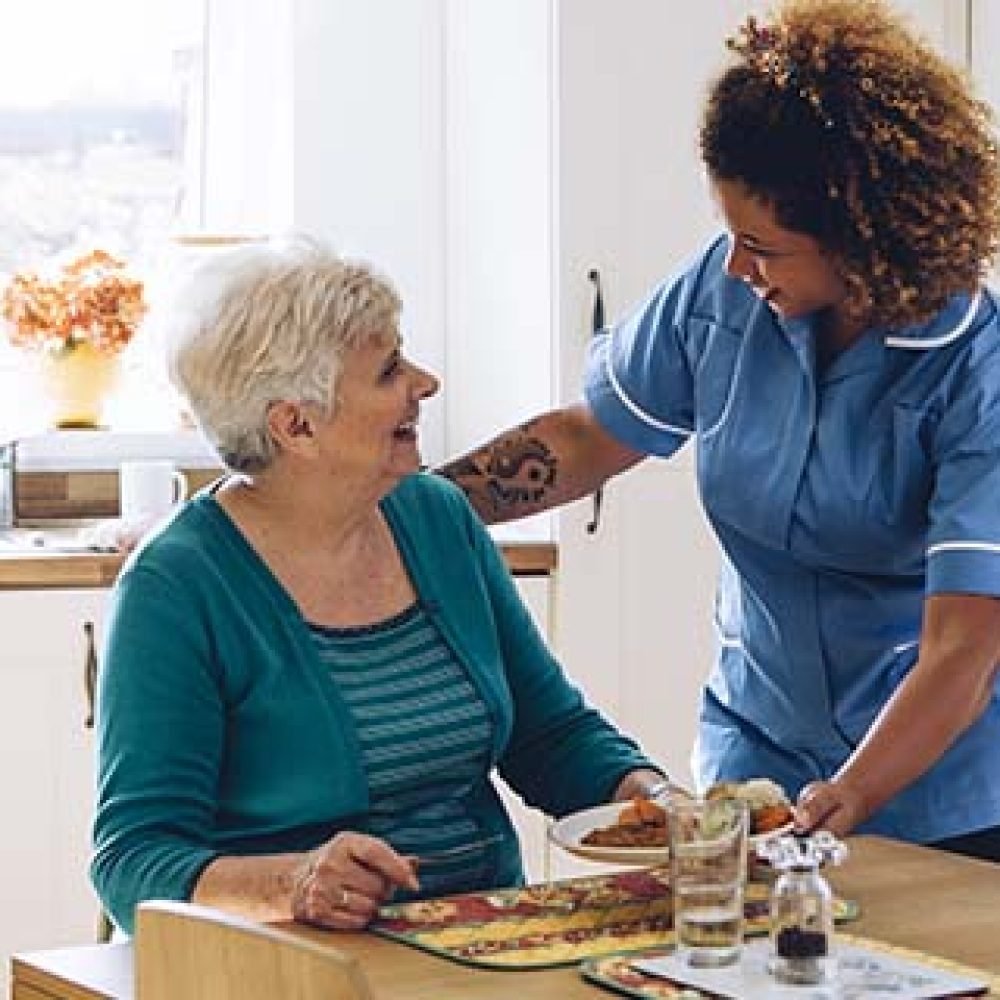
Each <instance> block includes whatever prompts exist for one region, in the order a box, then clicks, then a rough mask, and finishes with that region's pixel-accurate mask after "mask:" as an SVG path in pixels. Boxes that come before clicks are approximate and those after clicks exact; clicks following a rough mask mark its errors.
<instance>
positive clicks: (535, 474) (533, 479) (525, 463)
mask: <svg viewBox="0 0 1000 1000" xmlns="http://www.w3.org/2000/svg"><path fill="white" fill-rule="evenodd" d="M534 424H535V421H534V420H530V421H528V422H527V423H526V424H522V425H521V426H520V427H518V428H517V429H516V430H513V431H511V432H510V433H509V434H505V435H503V436H502V437H499V438H497V439H496V440H494V441H491V442H490V443H489V444H488V445H486V446H485V447H484V448H481V449H480V450H479V451H477V452H473V453H472V454H470V455H465V456H463V457H462V458H459V459H456V460H455V461H454V462H451V463H449V464H448V465H445V466H443V467H442V468H441V469H440V470H439V471H440V473H441V474H442V475H444V476H447V477H448V478H449V479H451V480H453V481H454V482H455V483H457V484H458V485H459V486H460V487H461V488H462V489H463V490H464V491H465V494H466V496H468V498H469V500H470V502H471V503H472V504H473V506H474V507H475V508H476V509H477V510H478V511H479V512H480V513H481V514H484V515H489V514H493V515H496V516H501V517H502V516H506V517H511V516H514V517H516V516H519V515H521V514H530V513H533V512H534V511H535V510H536V509H539V508H544V507H545V505H546V504H545V501H546V498H547V496H548V494H549V493H550V492H551V491H552V489H553V488H554V487H555V484H556V476H557V471H558V460H557V459H556V457H555V455H554V454H553V453H552V451H551V450H550V449H549V447H548V445H547V444H546V443H545V442H544V441H543V440H542V439H541V438H538V437H535V436H534V435H533V434H532V429H533V426H534Z"/></svg>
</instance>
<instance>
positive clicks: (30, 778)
mask: <svg viewBox="0 0 1000 1000" xmlns="http://www.w3.org/2000/svg"><path fill="white" fill-rule="evenodd" d="M105 593H106V592H105V591H102V590H80V591H77V590H68V591H30V592H9V593H3V594H0V622H2V623H3V633H4V653H3V659H2V661H0V705H2V706H3V709H2V710H3V713H4V718H3V722H2V725H0V760H3V761H4V792H3V798H4V810H3V815H4V820H3V823H2V824H0V858H2V859H3V866H4V867H3V873H2V875H0V885H2V890H0V900H2V902H3V906H2V908H0V961H2V963H3V971H2V978H0V985H2V987H3V989H2V990H0V993H2V995H4V996H6V977H7V975H8V970H7V957H8V956H9V955H10V954H11V953H12V952H15V951H24V950H28V949H38V948H51V947H58V946H61V945H71V944H81V943H88V942H91V941H93V940H95V934H96V928H97V919H98V915H99V912H100V907H99V904H98V902H97V899H96V897H95V896H94V894H93V892H92V890H91V888H90V883H89V881H88V878H87V859H88V854H89V845H90V818H91V815H92V803H93V795H94V792H93V785H94V766H93V741H92V737H91V730H89V729H87V728H85V726H84V718H85V716H86V711H87V709H86V697H85V689H84V662H85V656H86V644H87V637H86V635H85V633H84V622H87V621H89V622H93V623H94V625H95V631H96V632H97V633H98V634H99V633H100V631H101V628H102V625H103V620H104V618H103V615H104V611H103V607H104V598H105Z"/></svg>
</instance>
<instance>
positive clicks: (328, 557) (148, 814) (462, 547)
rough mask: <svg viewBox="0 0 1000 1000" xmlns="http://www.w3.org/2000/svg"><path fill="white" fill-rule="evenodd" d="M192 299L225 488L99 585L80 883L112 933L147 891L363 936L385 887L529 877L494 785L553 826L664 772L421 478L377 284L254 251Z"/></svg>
mask: <svg viewBox="0 0 1000 1000" xmlns="http://www.w3.org/2000/svg"><path fill="white" fill-rule="evenodd" d="M185 301H186V302H187V304H188V309H187V312H188V313H189V314H190V315H189V316H188V319H187V321H186V322H185V323H183V324H182V325H183V326H184V329H183V331H182V332H181V333H179V334H176V331H175V334H176V336H175V343H174V346H173V348H172V371H173V376H174V380H175V382H176V384H177V385H178V387H179V388H180V390H181V391H182V392H183V394H184V395H185V397H186V398H187V400H188V402H189V404H190V407H191V410H192V412H193V413H194V414H195V416H196V418H197V419H198V421H199V423H200V426H201V428H202V429H203V431H204V433H205V434H206V436H207V437H208V438H209V440H210V441H211V442H212V444H213V445H214V446H215V448H216V449H217V450H218V453H219V455H220V456H221V458H222V460H223V461H224V463H225V465H226V467H227V469H228V470H229V473H230V474H228V475H226V476H225V477H224V478H222V479H221V480H220V481H219V482H217V483H215V484H213V485H212V486H211V487H209V488H207V489H205V490H204V491H202V492H201V493H200V494H198V495H196V496H195V497H193V498H192V499H191V500H190V501H189V502H188V503H187V504H186V505H185V506H184V507H183V508H181V510H180V511H179V512H178V514H177V515H176V516H175V517H174V518H172V519H171V521H170V522H169V523H168V524H167V525H165V526H163V527H162V528H160V530H159V531H158V532H156V533H155V534H153V535H152V536H151V537H150V538H148V539H147V540H146V541H145V543H144V544H143V545H142V546H141V547H140V548H139V549H138V550H137V551H135V552H134V553H132V555H131V557H130V559H129V561H128V563H127V564H126V566H125V567H124V569H123V572H122V573H121V575H120V577H119V579H118V581H117V583H116V586H115V590H114V599H113V611H112V614H111V618H110V624H109V629H108V636H107V642H106V647H105V655H104V657H103V670H102V675H101V681H100V696H99V791H98V804H97V814H96V820H95V827H94V839H95V843H94V854H93V859H92V865H91V874H92V878H93V882H94V885H95V887H96V888H97V891H98V893H99V895H100V897H101V899H102V900H103V902H104V904H105V906H106V908H107V909H108V911H109V912H110V913H111V914H112V916H113V918H114V920H115V922H116V923H117V924H118V925H119V926H120V927H121V928H123V929H124V930H126V931H130V930H131V929H132V926H133V918H134V910H135V908H136V906H137V904H138V903H140V902H141V901H142V900H144V899H150V898H154V897H155V898H173V899H192V900H194V901H196V902H202V903H206V904H209V905H213V906H216V907H219V908H222V909H226V910H230V911H236V912H239V913H242V914H244V915H247V916H250V917H251V918H258V919H265V920H267V919H282V918H284V919H287V918H289V917H294V918H297V919H300V920H304V921H307V922H310V923H314V924H319V925H323V926H326V927H332V928H351V929H355V928H360V927H362V926H364V925H365V924H366V923H367V922H368V921H369V920H370V919H371V918H372V916H373V915H374V914H375V912H376V910H377V908H378V906H379V904H380V903H382V902H383V901H385V900H386V899H387V898H388V897H389V896H390V895H392V894H395V898H408V897H411V896H419V895H424V896H427V895H438V894H442V893H450V892H456V891H464V890H474V889H479V888H488V887H491V886H494V885H512V884H518V883H519V882H520V881H521V880H522V877H523V876H522V868H521V856H520V852H519V848H518V843H517V839H516V836H515V833H514V830H513V827H512V825H511V822H510V820H509V818H508V815H507V813H506V811H505V810H504V807H503V805H502V804H501V801H500V799H499V798H498V796H497V793H496V791H495V790H494V787H493V785H492V783H491V780H490V774H491V772H492V771H493V769H494V768H496V769H497V770H498V771H499V773H500V774H501V775H502V776H503V777H504V778H505V779H506V781H507V782H508V783H509V784H510V785H511V787H512V788H514V789H515V790H516V791H517V792H518V793H519V794H520V795H521V796H522V797H523V798H524V799H525V801H526V802H528V803H530V804H531V805H533V806H537V807H539V808H541V809H543V810H545V811H546V812H548V813H550V814H554V815H562V814H565V813H567V812H570V811H574V810H577V809H580V808H583V807H587V806H592V805H594V804H596V803H599V802H602V801H607V800H608V799H616V800H622V799H625V798H628V797H631V796H633V795H637V794H642V793H644V792H645V791H648V790H649V787H650V786H651V785H652V784H653V783H655V782H658V781H660V780H661V779H662V774H661V773H660V772H659V771H658V770H657V769H655V766H654V765H653V764H651V763H650V761H649V760H647V759H646V757H645V756H644V755H643V754H642V753H641V752H640V750H639V749H638V747H637V746H636V744H635V743H634V742H633V741H631V740H629V739H627V738H626V737H624V736H623V735H621V734H620V733H619V732H617V731H616V730H615V729H614V728H613V727H612V726H611V725H610V724H609V723H608V722H607V721H606V720H605V719H604V718H603V717H602V716H601V715H600V714H599V713H598V712H597V711H595V710H594V709H592V708H590V707H588V706H587V705H586V704H585V703H584V701H583V699H582V698H581V695H580V694H579V692H578V691H577V690H576V689H575V688H574V687H573V686H572V685H571V684H570V683H569V682H568V681H567V679H566V677H565V676H564V674H563V673H562V671H561V669H560V667H559V665H558V664H557V663H556V661H555V660H554V659H553V657H552V656H551V655H550V653H549V652H548V651H547V649H546V647H545V645H544V643H543V641H542V639H541V637H540V636H539V634H538V632H537V630H536V629H535V627H534V625H533V624H532V619H531V617H530V615H529V613H528V611H527V610H526V609H525V607H524V605H523V604H522V603H521V601H520V599H519V598H518V595H517V591H516V589H515V587H514V585H513V583H512V581H511V579H510V576H509V574H508V573H507V571H506V568H505V566H504V564H503V562H502V560H501V557H500V555H499V554H498V552H497V550H496V548H495V547H494V545H493V543H492V542H491V540H490V538H489V536H488V534H487V533H486V531H485V530H484V529H483V527H482V526H481V524H480V522H479V520H478V519H477V517H476V515H475V514H474V513H473V512H472V510H471V508H470V507H469V505H468V503H467V502H466V499H465V497H464V495H463V494H462V492H461V491H460V490H459V489H457V488H456V487H454V486H453V485H452V484H450V483H449V482H447V481H446V480H443V479H441V478H439V477H437V476H434V475H431V474H428V473H421V472H420V471H419V468H420V453H419V450H418V445H417V426H418V423H419V418H420V404H421V402H422V401H423V400H424V399H426V398H428V397H429V396H431V395H432V394H433V393H435V392H436V391H437V388H438V382H437V379H436V378H435V377H434V376H433V375H432V374H430V373H429V372H428V371H426V370H424V369H423V368H421V367H419V366H418V365H416V364H414V363H413V362H412V361H410V360H409V359H408V358H407V357H405V355H404V354H403V353H402V350H401V341H400V335H399V330H398V314H399V309H400V303H399V299H398V298H397V296H396V294H395V292H394V291H393V290H392V288H391V287H390V285H389V284H388V283H387V282H386V281H385V280H384V279H382V278H380V277H378V276H377V275H376V274H374V273H373V272H372V271H371V270H370V269H369V268H368V267H367V266H364V265H362V264H358V263H351V262H346V261H343V260H341V259H339V258H338V257H336V256H334V255H333V254H331V253H329V252H327V251H325V250H324V249H322V248H318V247H316V246H314V245H307V246H303V245H298V246H293V247H291V248H287V247H286V248H284V249H278V248H271V247H264V248H257V249H253V250H240V251H236V252H233V253H230V254H228V255H227V256H226V257H225V258H224V259H223V260H222V261H221V262H216V263H214V264H212V265H209V267H208V268H207V270H206V271H205V273H203V274H202V275H201V276H200V277H198V278H196V279H195V285H194V288H193V290H189V292H188V297H187V298H186V299H185ZM466 844H472V845H475V844H480V845H482V846H481V847H480V848H479V849H478V850H475V851H472V852H471V853H468V854H466V855H464V856H460V857H457V858H455V860H454V861H453V862H452V863H450V864H441V865H435V866H434V867H430V866H428V867H426V868H423V869H421V866H420V865H419V862H418V861H417V860H416V859H417V858H418V856H419V855H421V854H423V853H425V852H429V851H438V850H442V849H446V848H454V847H461V846H462V845H466Z"/></svg>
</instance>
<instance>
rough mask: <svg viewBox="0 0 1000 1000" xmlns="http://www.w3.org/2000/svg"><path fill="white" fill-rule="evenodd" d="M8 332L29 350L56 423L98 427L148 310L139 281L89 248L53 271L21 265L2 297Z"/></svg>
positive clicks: (113, 260)
mask: <svg viewBox="0 0 1000 1000" xmlns="http://www.w3.org/2000/svg"><path fill="white" fill-rule="evenodd" d="M0 310H2V315H3V319H4V321H5V324H6V328H7V335H8V336H9V338H10V340H11V342H12V343H13V344H14V345H16V346H17V347H21V348H26V349H30V350H32V351H34V352H35V353H36V354H37V355H38V358H39V359H40V361H41V374H42V382H43V385H44V386H45V391H46V393H47V394H48V396H49V398H50V401H51V403H52V410H53V422H54V423H55V425H56V426H57V427H64V428H68V427H99V426H100V425H101V418H102V416H103V410H104V405H105V402H106V400H107V398H108V396H109V395H110V394H111V392H112V390H113V389H114V386H115V384H116V381H117V376H118V367H119V359H120V356H121V352H122V351H123V350H124V349H125V347H126V346H127V345H128V344H129V343H130V342H131V340H132V338H133V337H134V336H135V332H136V330H137V329H138V326H139V323H140V322H141V321H142V318H143V316H144V315H145V313H146V302H145V298H144V295H143V284H142V282H141V281H139V280H137V279H136V278H134V277H131V276H130V275H129V274H128V271H127V268H126V265H125V262H124V261H121V260H119V259H118V258H116V257H113V256H112V255H111V254H109V253H106V252H105V251H103V250H94V251H91V252H90V253H87V254H84V255H83V256H81V257H77V258H76V259H74V260H72V261H70V262H69V263H68V264H65V265H63V266H62V267H61V268H60V269H59V271H58V272H57V273H56V274H55V275H53V276H51V277H43V276H41V275H39V274H38V273H36V272H34V271H19V272H18V273H16V274H15V275H14V276H13V277H12V278H11V280H10V282H9V284H8V285H7V287H6V288H5V289H4V292H3V297H2V299H0Z"/></svg>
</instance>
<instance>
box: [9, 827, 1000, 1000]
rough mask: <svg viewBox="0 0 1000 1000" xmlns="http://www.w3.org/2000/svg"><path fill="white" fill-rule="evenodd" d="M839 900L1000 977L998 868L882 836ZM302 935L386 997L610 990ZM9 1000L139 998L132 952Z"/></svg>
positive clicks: (849, 873) (59, 973)
mask: <svg viewBox="0 0 1000 1000" xmlns="http://www.w3.org/2000/svg"><path fill="white" fill-rule="evenodd" d="M831 881H832V882H833V883H834V884H835V886H836V889H837V891H838V892H839V893H840V895H842V896H844V897H846V898H850V899H855V900H857V901H858V902H859V903H860V904H861V911H862V914H861V918H860V919H859V920H857V921H856V922H854V923H852V924H851V925H850V927H849V930H850V932H851V933H852V934H858V935H862V936H865V937H872V938H877V939H879V940H882V941H887V942H889V943H892V944H897V945H905V946H908V947H911V948H917V949H919V950H921V951H925V952H932V953H934V954H937V955H940V956H942V957H944V958H951V959H954V960H955V961H959V962H964V963H966V964H968V965H972V966H975V967H977V968H980V969H984V970H988V971H990V972H996V973H1000V865H994V864H989V863H987V862H982V861H972V860H969V859H968V858H962V857H957V856H955V855H951V854H944V853H941V852H938V851H931V850H927V849H926V848H921V847H915V846H913V845H909V844H900V843H896V842H894V841H888V840H883V839H881V838H876V837H858V838H854V839H853V840H852V841H851V857H850V859H849V860H848V861H847V862H846V863H845V865H844V866H843V867H842V868H840V869H838V870H836V871H834V872H832V873H831ZM283 926H284V927H286V928H287V929H291V930H293V931H294V933H296V934H302V935H305V936H308V937H310V938H312V939H313V940H317V941H329V942H331V943H335V944H336V946H337V947H338V948H341V949H343V950H345V951H349V952H351V953H353V954H355V955H356V956H357V957H358V958H359V959H360V961H361V964H362V967H363V968H364V971H365V974H366V975H367V977H368V979H369V981H370V982H371V985H372V989H373V991H374V994H375V996H376V997H378V998H379V1000H383V998H384V1000H389V998H392V1000H510V998H511V996H514V995H516V997H517V1000H551V998H552V997H559V998H560V1000H596V998H598V997H602V996H603V997H610V996H611V994H610V993H607V992H606V991H604V990H601V989H599V988H597V987H596V986H591V985H589V984H588V983H586V982H584V981H583V980H582V979H581V978H580V976H579V974H578V973H577V971H576V969H575V968H574V967H565V968H559V969H543V970H539V971H537V972H514V971H509V972H508V971H503V972H500V971H492V970H485V969H475V968H470V967H469V966H465V965H459V964H457V963H455V962H449V961H447V960H445V959H441V958H436V957H434V956H432V955H429V954H426V953H424V952H421V951H418V950H417V949H414V948H410V947H407V946H406V945H402V944H398V943H396V942H392V941H388V940H386V939H384V938H379V937H376V936H374V935H369V934H345V933H328V932H323V931H316V930H311V929H309V928H305V927H300V926H298V925H294V924H288V925H283ZM12 971H13V993H12V995H11V997H12V1000H98V998H129V997H131V996H132V952H131V946H130V945H126V944H117V945H94V946H90V947H84V948H68V949H62V950H59V951H47V952H34V953H32V954H28V955H22V956H15V958H14V959H13V962H12Z"/></svg>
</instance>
